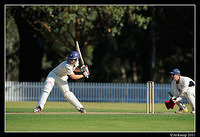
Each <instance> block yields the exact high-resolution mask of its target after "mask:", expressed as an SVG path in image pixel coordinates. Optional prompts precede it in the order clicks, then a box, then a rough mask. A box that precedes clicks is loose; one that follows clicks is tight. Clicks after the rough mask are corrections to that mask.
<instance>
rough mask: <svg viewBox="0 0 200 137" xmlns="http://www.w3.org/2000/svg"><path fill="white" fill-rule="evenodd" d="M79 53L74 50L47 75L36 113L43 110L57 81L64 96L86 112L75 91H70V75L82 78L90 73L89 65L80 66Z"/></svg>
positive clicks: (78, 108)
mask: <svg viewBox="0 0 200 137" xmlns="http://www.w3.org/2000/svg"><path fill="white" fill-rule="evenodd" d="M79 57H80V56H79V53H78V52H76V51H72V52H71V53H70V54H69V55H68V60H66V61H63V62H62V63H60V64H59V65H58V66H57V67H56V68H54V69H53V70H52V71H51V72H50V73H49V74H48V76H47V78H46V80H45V82H44V85H43V88H42V91H43V92H42V94H41V96H40V99H39V101H38V104H37V106H36V108H35V109H34V110H33V112H35V113H38V112H39V113H40V112H42V110H43V108H44V105H45V103H46V100H47V98H48V96H49V94H50V92H51V90H52V88H53V87H54V84H55V83H56V84H57V85H58V86H59V88H60V90H61V91H62V93H63V96H64V98H65V99H66V100H67V101H68V102H69V103H70V104H72V105H73V106H74V107H75V108H76V109H77V110H78V111H80V112H81V113H86V110H85V109H84V107H83V105H82V104H81V103H80V102H79V100H78V99H77V98H76V97H75V95H74V94H73V92H71V91H70V89H69V85H68V81H67V79H68V76H70V78H72V79H81V78H83V77H88V76H89V75H90V73H89V70H88V67H87V65H83V66H82V67H81V69H79V68H78V66H79ZM74 72H83V74H80V75H76V74H74Z"/></svg>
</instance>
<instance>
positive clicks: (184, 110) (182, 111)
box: [175, 107, 188, 114]
mask: <svg viewBox="0 0 200 137" xmlns="http://www.w3.org/2000/svg"><path fill="white" fill-rule="evenodd" d="M187 112H188V109H187V107H184V109H182V108H180V109H179V110H178V111H176V112H175V113H177V114H181V113H187Z"/></svg>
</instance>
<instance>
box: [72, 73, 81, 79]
mask: <svg viewBox="0 0 200 137" xmlns="http://www.w3.org/2000/svg"><path fill="white" fill-rule="evenodd" d="M69 76H70V77H71V78H72V79H81V78H83V77H84V75H83V74H80V75H75V74H74V73H73V74H71V75H69Z"/></svg>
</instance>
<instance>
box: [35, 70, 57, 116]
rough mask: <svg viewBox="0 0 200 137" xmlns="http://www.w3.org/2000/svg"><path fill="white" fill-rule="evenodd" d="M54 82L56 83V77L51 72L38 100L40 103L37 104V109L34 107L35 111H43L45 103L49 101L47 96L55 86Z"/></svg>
mask: <svg viewBox="0 0 200 137" xmlns="http://www.w3.org/2000/svg"><path fill="white" fill-rule="evenodd" d="M54 83H55V79H54V77H53V75H52V74H51V73H50V74H49V75H48V76H47V78H46V80H45V82H44V85H43V88H42V93H41V96H40V99H39V101H38V104H37V106H36V109H34V112H42V110H43V108H44V105H45V103H46V101H47V98H48V96H49V94H50V92H51V90H52V88H53V86H54Z"/></svg>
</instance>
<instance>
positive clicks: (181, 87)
mask: <svg viewBox="0 0 200 137" xmlns="http://www.w3.org/2000/svg"><path fill="white" fill-rule="evenodd" d="M170 75H171V77H172V79H173V80H172V82H171V86H172V88H173V97H172V98H171V101H173V102H174V105H175V104H177V105H178V107H179V110H178V111H176V112H175V113H186V112H188V109H187V107H186V106H185V105H184V104H183V103H182V102H181V100H182V99H183V98H184V97H186V98H187V101H188V102H189V104H190V106H191V108H192V112H191V113H192V114H195V82H194V81H193V80H192V79H191V78H189V77H185V76H181V74H180V70H179V69H173V70H172V71H171V72H170Z"/></svg>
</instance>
